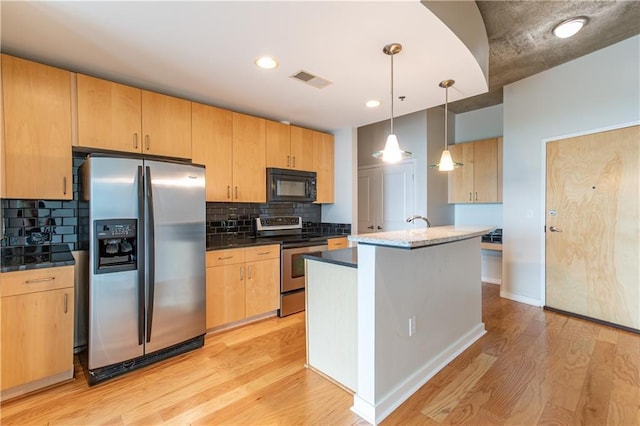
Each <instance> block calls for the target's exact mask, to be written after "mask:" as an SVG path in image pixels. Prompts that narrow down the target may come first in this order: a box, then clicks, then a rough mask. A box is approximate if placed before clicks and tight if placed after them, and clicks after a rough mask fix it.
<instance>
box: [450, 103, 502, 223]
mask: <svg viewBox="0 0 640 426" xmlns="http://www.w3.org/2000/svg"><path fill="white" fill-rule="evenodd" d="M502 115H503V106H502V105H494V106H491V107H488V108H482V109H478V110H475V111H470V112H464V113H460V114H456V124H455V129H456V133H455V141H456V143H462V142H468V141H473V140H478V139H486V138H493V137H496V136H502V132H503V129H502V128H503V124H502ZM462 167H464V166H462ZM455 223H456V225H488V226H495V227H498V228H501V227H502V204H456V207H455Z"/></svg>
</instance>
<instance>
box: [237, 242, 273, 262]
mask: <svg viewBox="0 0 640 426" xmlns="http://www.w3.org/2000/svg"><path fill="white" fill-rule="evenodd" d="M279 257H280V244H273V245H269V246H259V247H251V248H247V249H246V252H245V260H246V261H247V262H255V261H256V260H265V259H277V258H279Z"/></svg>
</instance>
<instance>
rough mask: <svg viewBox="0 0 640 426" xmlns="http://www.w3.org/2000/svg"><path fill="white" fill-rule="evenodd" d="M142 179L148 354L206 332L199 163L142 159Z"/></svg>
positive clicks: (204, 243)
mask: <svg viewBox="0 0 640 426" xmlns="http://www.w3.org/2000/svg"><path fill="white" fill-rule="evenodd" d="M145 178H146V179H147V183H148V182H150V183H151V186H150V187H149V186H148V187H147V191H146V197H147V201H148V205H147V223H148V231H147V240H146V241H147V242H146V244H145V246H146V252H147V281H148V291H147V326H146V330H147V336H146V353H151V352H155V351H157V350H160V349H163V348H166V347H169V346H172V345H175V344H178V343H181V342H183V341H185V340H188V339H191V338H193V337H197V336H200V335H203V334H204V333H205V251H206V246H205V245H206V242H205V209H206V207H205V187H204V185H205V179H204V168H202V167H197V166H189V165H183V164H176V163H163V162H157V161H146V160H145ZM149 178H150V179H149Z"/></svg>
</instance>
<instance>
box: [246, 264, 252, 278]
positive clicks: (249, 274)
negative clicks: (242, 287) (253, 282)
mask: <svg viewBox="0 0 640 426" xmlns="http://www.w3.org/2000/svg"><path fill="white" fill-rule="evenodd" d="M252 268H253V266H251V265H249V267H248V268H247V278H248V279H251V269H252Z"/></svg>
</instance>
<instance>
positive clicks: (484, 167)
mask: <svg viewBox="0 0 640 426" xmlns="http://www.w3.org/2000/svg"><path fill="white" fill-rule="evenodd" d="M463 167H464V166H462V167H460V169H461V168H463ZM473 202H474V203H497V202H498V139H497V138H491V139H485V140H482V141H477V142H473Z"/></svg>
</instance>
